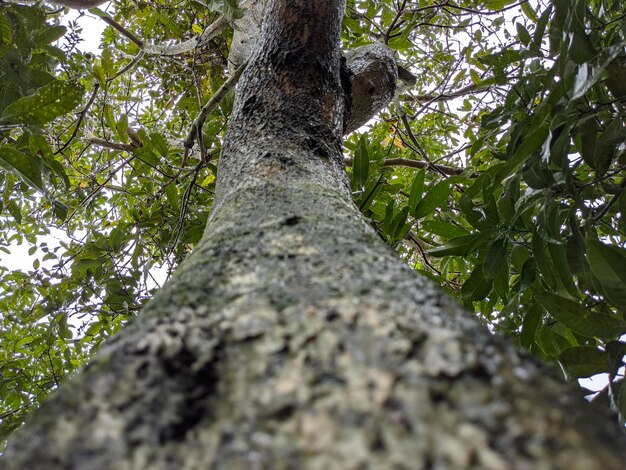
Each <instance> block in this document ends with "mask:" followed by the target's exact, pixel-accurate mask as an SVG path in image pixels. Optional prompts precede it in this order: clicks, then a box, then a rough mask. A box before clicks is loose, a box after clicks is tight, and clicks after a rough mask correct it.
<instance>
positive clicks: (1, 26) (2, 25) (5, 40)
mask: <svg viewBox="0 0 626 470" xmlns="http://www.w3.org/2000/svg"><path fill="white" fill-rule="evenodd" d="M12 42H13V28H12V27H11V22H10V21H9V17H8V16H7V15H5V14H0V44H11V43H12Z"/></svg>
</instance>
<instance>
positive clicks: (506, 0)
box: [485, 0, 517, 11]
mask: <svg viewBox="0 0 626 470" xmlns="http://www.w3.org/2000/svg"><path fill="white" fill-rule="evenodd" d="M516 1H517V0H485V8H487V10H491V11H498V10H502V9H503V8H504V7H506V6H508V5H510V4H512V3H515V2H516Z"/></svg>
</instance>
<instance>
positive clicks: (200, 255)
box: [0, 0, 623, 470]
mask: <svg viewBox="0 0 626 470" xmlns="http://www.w3.org/2000/svg"><path fill="white" fill-rule="evenodd" d="M267 8H268V11H267V13H266V16H265V18H266V20H265V22H264V25H263V30H262V34H261V40H260V41H261V43H260V46H259V47H258V48H257V49H256V52H255V54H254V55H253V57H252V59H251V62H250V65H249V67H248V69H247V70H246V72H245V73H244V75H243V77H242V79H241V82H240V84H239V86H238V93H237V99H236V104H235V107H234V111H233V115H232V118H231V121H230V126H229V131H228V136H227V138H226V141H225V148H224V154H223V156H222V160H221V162H220V167H219V175H218V191H217V194H216V198H215V203H214V206H213V209H212V212H211V217H210V221H209V223H208V226H207V229H206V233H205V236H204V238H203V240H202V242H201V243H200V244H199V246H198V247H197V248H196V250H195V252H194V253H193V254H192V255H191V256H190V257H189V258H188V259H187V260H186V261H185V262H184V263H183V264H182V265H181V266H180V268H179V270H178V271H177V273H176V274H175V276H174V277H173V279H172V280H171V281H170V282H169V283H168V284H167V285H166V287H164V288H163V289H162V290H161V291H160V292H159V293H157V295H156V296H155V298H154V299H153V300H152V301H151V302H150V303H149V305H148V306H147V307H146V308H145V310H144V311H143V313H142V314H141V316H139V317H138V318H137V319H135V321H133V322H132V323H131V324H130V325H128V326H127V327H126V328H125V329H123V330H122V332H121V333H120V334H118V335H117V336H116V337H115V338H114V339H113V340H112V341H110V342H109V344H108V345H106V346H105V347H104V348H103V349H102V350H101V351H100V352H99V353H98V354H97V355H96V357H95V358H94V359H93V360H92V361H91V363H90V364H89V365H88V366H87V367H86V368H85V369H84V370H83V371H82V372H81V373H80V374H78V375H77V376H75V377H74V378H73V379H72V380H71V381H69V382H68V383H66V384H64V385H63V386H62V387H61V388H60V390H59V391H58V393H56V394H55V395H54V396H53V397H52V398H51V399H50V400H48V402H46V403H45V404H44V405H43V406H42V407H41V408H40V409H39V410H38V411H37V412H35V413H34V414H33V415H32V417H31V419H30V420H29V422H28V423H27V424H26V425H25V426H24V427H23V429H21V430H20V431H19V432H18V433H17V434H16V435H15V438H14V439H13V440H12V441H11V442H10V444H9V447H8V448H7V450H6V452H5V453H4V455H3V456H2V457H1V460H0V466H2V468H6V469H25V468H27V469H29V470H38V469H46V470H54V469H117V470H126V469H209V468H216V469H236V468H267V469H288V468H294V469H296V468H297V469H300V468H307V469H318V468H320V469H321V468H331V469H335V468H336V469H353V468H354V469H361V468H371V469H386V468H397V469H401V468H407V469H408V468H488V469H507V468H529V469H530V468H532V469H536V468H537V469H542V468H568V469H585V470H590V469H613V468H614V469H619V468H622V467H623V462H622V456H623V448H622V442H621V434H620V431H619V429H618V428H617V425H615V424H614V423H612V422H610V421H609V420H608V419H607V418H606V417H605V416H601V413H599V412H598V411H597V410H593V409H592V408H591V407H590V406H587V405H585V404H584V402H583V399H582V398H581V397H580V396H579V394H577V393H575V391H574V390H573V389H572V388H571V387H569V386H567V385H565V384H563V383H562V382H561V381H560V380H558V379H556V378H554V377H552V376H551V375H550V374H549V373H548V372H547V371H546V370H545V369H543V368H541V367H539V366H538V365H537V364H535V363H534V361H532V360H531V359H529V358H528V357H525V356H524V355H523V354H520V353H519V352H518V351H517V350H516V349H515V348H514V347H513V346H511V345H510V344H508V343H507V342H505V341H504V340H503V339H502V338H500V337H498V336H493V335H490V334H489V333H488V332H487V331H486V329H485V328H483V327H482V326H480V325H479V324H478V323H477V322H476V321H475V320H474V319H473V318H472V317H470V316H469V315H468V314H467V313H465V312H463V311H462V310H461V308H460V307H458V306H457V305H456V304H455V303H454V302H453V301H451V300H450V299H448V298H447V297H446V296H445V295H443V293H442V292H441V291H440V289H439V288H438V287H435V286H434V285H433V284H431V283H430V282H429V281H427V280H425V279H423V278H422V277H419V276H418V275H417V274H416V273H415V272H414V271H413V270H411V269H410V268H409V267H408V266H406V265H405V264H404V263H402V262H401V261H400V260H398V259H397V257H396V255H395V254H394V253H393V252H392V251H391V249H389V248H388V247H387V246H386V245H385V244H384V243H383V242H382V241H381V240H380V239H378V237H377V236H376V234H375V233H374V232H373V230H372V229H371V228H370V227H369V225H368V224H367V223H366V221H365V220H364V219H363V217H361V215H360V213H359V211H358V209H357V208H356V207H355V206H354V204H353V203H352V200H351V195H350V189H349V186H348V184H347V181H346V176H345V172H344V168H343V162H342V161H343V158H342V151H341V142H340V137H341V135H342V132H343V125H344V123H343V119H344V109H343V108H344V89H343V88H342V87H341V79H340V61H341V58H340V53H339V34H340V25H341V18H342V14H343V9H344V2H343V1H341V0H316V1H315V2H312V1H310V0H269V1H268V5H267Z"/></svg>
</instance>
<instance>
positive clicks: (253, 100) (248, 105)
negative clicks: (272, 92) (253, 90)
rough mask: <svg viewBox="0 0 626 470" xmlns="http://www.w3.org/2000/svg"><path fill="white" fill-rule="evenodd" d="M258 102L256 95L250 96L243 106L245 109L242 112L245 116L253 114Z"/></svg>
mask: <svg viewBox="0 0 626 470" xmlns="http://www.w3.org/2000/svg"><path fill="white" fill-rule="evenodd" d="M257 101H258V100H257V97H256V96H255V95H252V96H250V97H249V98H248V99H247V100H246V101H245V103H244V104H243V108H242V109H241V112H242V113H243V114H244V115H249V114H250V113H251V112H252V110H253V109H254V108H255V107H256V105H257Z"/></svg>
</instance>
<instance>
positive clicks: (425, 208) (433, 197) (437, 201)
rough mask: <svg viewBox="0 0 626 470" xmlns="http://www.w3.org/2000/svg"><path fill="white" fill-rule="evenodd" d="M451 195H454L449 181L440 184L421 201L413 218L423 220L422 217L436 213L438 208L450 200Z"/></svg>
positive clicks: (431, 189) (430, 190) (433, 187)
mask: <svg viewBox="0 0 626 470" xmlns="http://www.w3.org/2000/svg"><path fill="white" fill-rule="evenodd" d="M450 194H452V187H451V186H450V182H449V181H448V180H447V179H445V180H443V181H440V182H438V183H437V184H435V185H434V186H432V187H431V188H430V189H429V190H428V192H427V193H426V195H425V196H424V197H423V198H422V200H421V201H419V203H418V204H417V206H416V207H415V211H414V212H413V216H414V217H415V218H416V219H421V218H422V217H425V216H427V215H428V214H430V213H432V212H434V211H435V209H437V207H439V206H441V205H442V204H443V203H444V202H446V201H447V200H448V197H450Z"/></svg>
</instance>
